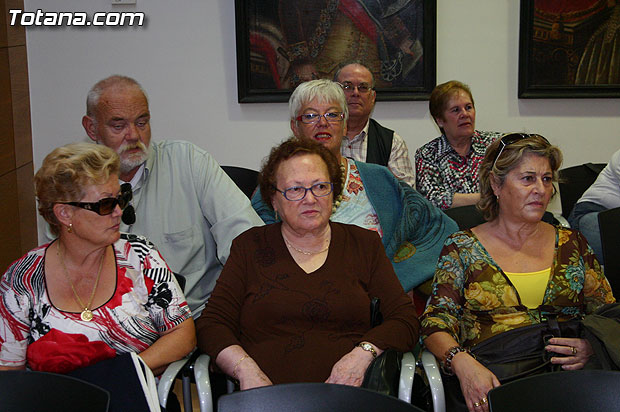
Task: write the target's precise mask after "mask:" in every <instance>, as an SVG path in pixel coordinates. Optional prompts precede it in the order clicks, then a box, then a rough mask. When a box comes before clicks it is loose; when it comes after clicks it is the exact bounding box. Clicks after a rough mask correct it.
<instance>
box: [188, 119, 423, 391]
mask: <svg viewBox="0 0 620 412" xmlns="http://www.w3.org/2000/svg"><path fill="white" fill-rule="evenodd" d="M325 113H327V115H325ZM317 114H318V115H321V116H319V117H318V121H317V120H316V118H312V119H310V118H309V119H307V120H314V121H317V122H324V123H327V124H328V127H332V126H333V127H342V121H343V117H341V116H340V115H341V114H342V113H335V114H331V110H330V109H328V110H327V111H321V112H320V113H317ZM260 189H261V193H262V196H263V198H264V200H265V202H266V203H268V204H270V205H271V206H272V207H273V209H274V210H275V212H276V213H278V214H279V215H280V217H281V219H282V222H281V223H276V224H272V225H267V226H263V227H255V228H252V229H250V230H248V231H247V232H245V233H243V234H241V235H240V236H239V237H238V238H237V239H235V241H234V242H233V244H232V248H231V254H230V257H229V259H228V261H227V262H226V265H225V266H224V270H223V271H222V274H221V276H220V278H219V280H218V282H217V285H216V287H215V290H214V291H213V294H212V296H211V298H210V300H209V303H208V305H207V307H206V309H205V311H204V312H203V314H202V316H201V317H200V318H199V319H198V321H197V329H198V342H199V348H200V349H201V350H202V351H204V352H206V353H208V354H209V355H210V356H211V357H212V359H215V362H216V364H217V366H218V367H219V368H220V369H221V370H222V371H224V372H225V373H226V374H228V375H230V376H232V377H233V378H236V379H238V380H239V382H240V387H241V389H249V388H253V387H258V386H265V385H270V384H277V383H289V382H328V383H340V384H347V385H354V386H359V385H360V384H361V382H362V380H363V376H364V372H365V371H366V368H367V367H368V365H370V363H371V362H372V360H373V359H374V358H375V357H376V356H377V355H378V354H380V353H382V352H383V351H384V350H385V349H389V348H393V349H396V350H398V351H407V350H410V349H411V348H413V346H414V345H415V343H416V342H417V339H418V329H419V322H418V320H417V318H416V315H415V308H414V307H413V305H412V303H411V300H410V299H409V298H408V297H407V296H406V295H405V293H404V291H403V289H402V287H401V285H400V283H399V281H398V279H397V277H396V275H395V274H394V270H393V268H392V265H391V263H390V261H389V259H388V258H387V256H386V254H385V251H384V248H383V245H382V243H381V240H380V238H379V236H378V235H377V234H376V233H375V232H372V231H369V230H366V229H362V228H359V227H357V226H352V225H345V224H340V223H333V222H331V223H330V221H329V217H330V215H331V213H332V208H335V207H337V204H338V202H337V201H336V203H334V194H339V193H340V192H341V190H342V172H341V170H340V167H339V164H338V160H337V159H336V157H335V156H334V155H333V154H332V153H331V152H330V151H329V150H328V149H326V148H324V147H323V146H321V145H319V144H317V143H314V142H309V141H300V140H297V139H290V140H287V141H285V142H284V143H282V144H281V145H280V146H278V147H276V148H274V149H273V150H272V152H271V154H270V156H269V158H268V160H267V161H266V163H265V165H264V166H263V170H262V172H261V182H260ZM373 297H378V298H379V299H380V302H381V310H382V314H383V317H384V321H383V323H382V324H381V325H379V326H376V327H374V328H371V326H370V301H371V299H372V298H373Z"/></svg>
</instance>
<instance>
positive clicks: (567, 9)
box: [519, 0, 620, 98]
mask: <svg viewBox="0 0 620 412" xmlns="http://www.w3.org/2000/svg"><path fill="white" fill-rule="evenodd" d="M519 97H520V98H559V97H590V98H599V97H620V1H619V0H521V30H520V47H519Z"/></svg>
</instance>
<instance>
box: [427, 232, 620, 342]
mask: <svg viewBox="0 0 620 412" xmlns="http://www.w3.org/2000/svg"><path fill="white" fill-rule="evenodd" d="M613 302H615V299H614V297H613V295H612V292H611V287H610V286H609V282H608V281H607V279H606V278H605V276H604V275H603V273H602V271H601V267H600V265H599V263H598V261H597V260H596V257H595V256H594V253H593V252H592V249H591V248H590V246H589V245H588V243H587V242H586V239H585V238H584V237H583V236H582V235H581V234H580V233H579V232H577V231H573V230H570V229H566V228H562V227H556V240H555V257H554V261H553V266H552V267H551V276H550V278H549V283H548V284H547V288H546V290H545V297H544V300H543V304H542V305H541V306H539V307H538V308H537V309H528V308H527V307H525V306H524V305H522V304H521V299H520V297H519V294H518V292H517V290H516V289H515V288H514V286H513V285H512V283H511V282H510V280H508V278H507V277H506V275H505V274H504V272H503V271H502V269H501V268H500V267H499V266H498V265H497V263H495V261H494V260H493V258H492V257H491V256H490V255H489V253H488V252H487V251H486V249H485V248H484V246H483V245H482V244H481V243H480V241H479V240H478V238H477V237H476V235H475V234H474V233H473V232H472V231H471V230H464V231H461V232H456V233H454V234H452V235H451V236H450V237H448V239H446V242H445V243H444V248H443V250H442V252H441V256H440V258H439V262H438V264H437V271H436V272H435V279H434V281H433V291H432V295H431V298H430V300H429V303H428V304H427V306H426V309H425V311H424V315H422V319H421V320H422V331H421V335H422V339H426V338H427V337H428V336H429V335H430V334H431V333H434V332H439V331H444V332H448V333H450V335H452V337H453V338H454V339H455V340H456V341H457V342H459V343H460V344H461V345H464V346H467V347H470V346H472V345H474V344H476V343H479V342H481V341H484V340H485V339H488V338H490V337H491V336H494V335H497V334H499V333H501V332H505V331H508V330H511V329H515V328H519V327H522V326H528V325H532V324H537V323H540V321H541V314H544V313H558V319H559V320H567V319H569V318H571V317H573V316H575V315H583V314H589V313H591V312H593V311H594V310H596V309H597V308H598V307H599V306H601V305H603V304H605V303H613Z"/></svg>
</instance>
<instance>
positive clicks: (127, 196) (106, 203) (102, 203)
mask: <svg viewBox="0 0 620 412" xmlns="http://www.w3.org/2000/svg"><path fill="white" fill-rule="evenodd" d="M126 184H127V185H129V190H127V186H125V185H126ZM126 184H123V185H122V186H121V193H119V195H118V196H116V197H106V198H105V199H101V200H99V201H98V202H63V204H65V205H71V206H76V207H79V208H82V209H86V210H90V211H91V212H95V213H97V214H98V215H100V216H105V215H109V214H110V213H112V212H114V209H115V208H116V205H119V206H120V208H121V210H124V209H125V208H126V207H127V206H128V205H129V202H130V201H131V199H133V194H132V192H131V185H130V184H128V183H126Z"/></svg>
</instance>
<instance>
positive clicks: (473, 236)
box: [421, 133, 615, 411]
mask: <svg viewBox="0 0 620 412" xmlns="http://www.w3.org/2000/svg"><path fill="white" fill-rule="evenodd" d="M561 162H562V154H561V152H560V150H559V149H558V148H557V147H555V146H552V145H551V144H549V142H548V141H547V140H546V139H545V138H544V137H542V136H539V135H527V134H514V133H513V134H508V135H506V136H504V137H502V139H500V140H497V141H496V142H494V143H493V144H492V145H491V146H490V147H489V149H488V150H487V153H486V156H485V158H484V160H483V162H482V165H481V169H480V189H481V200H480V202H479V203H478V207H479V208H480V209H481V211H482V213H483V214H484V216H485V219H486V220H487V222H486V223H484V224H482V225H480V226H477V227H474V228H472V229H471V230H465V231H461V232H457V233H454V234H453V235H451V236H450V237H449V238H448V239H447V240H446V242H445V244H444V248H443V250H442V252H441V256H440V258H439V263H438V266H437V270H436V273H435V279H434V283H433V293H432V296H431V298H430V301H429V303H428V305H427V307H426V310H425V312H424V315H423V317H422V333H421V335H422V339H423V340H424V344H425V346H426V347H427V348H428V349H429V350H430V351H431V352H432V353H433V354H434V355H435V356H436V357H437V358H438V359H440V360H442V362H443V363H444V366H447V367H448V368H449V369H450V370H451V372H453V373H454V374H455V375H456V376H457V377H458V379H459V383H460V387H461V391H462V393H463V396H464V400H465V403H466V405H467V409H468V410H469V411H488V400H487V393H488V391H489V390H490V389H492V388H493V387H496V386H499V385H500V382H499V380H498V379H497V377H496V376H495V375H494V374H493V373H492V372H491V371H490V370H488V369H487V368H485V367H484V366H483V365H482V364H481V363H479V362H478V361H477V360H476V359H475V358H474V357H472V356H471V355H470V354H469V353H468V351H467V350H465V349H464V348H469V347H471V346H472V345H475V344H477V343H479V342H482V341H484V340H486V339H488V338H490V337H492V336H495V335H497V334H500V333H502V332H506V331H508V330H512V329H516V328H520V327H524V326H528V325H533V324H537V323H540V322H541V313H549V312H551V313H557V314H558V320H559V321H564V320H568V319H570V318H572V317H574V316H575V315H579V314H588V313H591V312H593V311H594V310H595V309H597V308H598V307H599V306H601V305H603V304H605V303H612V302H614V301H615V299H614V297H613V295H612V292H611V288H610V286H609V283H608V281H607V279H606V278H605V276H604V275H603V273H602V270H601V267H600V265H599V263H598V261H597V260H596V257H595V255H594V253H593V252H592V249H591V248H590V246H589V245H588V243H587V241H586V239H585V238H584V237H583V236H582V235H581V234H580V233H579V232H576V231H572V230H570V229H565V228H561V227H555V226H552V225H549V224H547V223H545V222H542V221H541V217H542V215H543V214H544V212H545V210H546V208H547V204H548V203H549V200H550V199H551V196H552V194H553V190H554V189H553V180H554V177H555V176H556V173H557V170H558V169H559V167H560V164H561ZM545 349H546V350H547V351H549V352H552V353H554V354H557V356H553V357H552V358H551V363H553V364H558V365H561V367H562V368H563V369H566V370H572V369H581V368H583V366H584V365H585V364H586V363H587V362H588V359H589V358H590V356H591V355H592V348H591V346H590V344H589V343H588V341H587V340H585V339H579V338H552V339H550V341H549V344H548V345H547V346H546V348H545Z"/></svg>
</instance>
